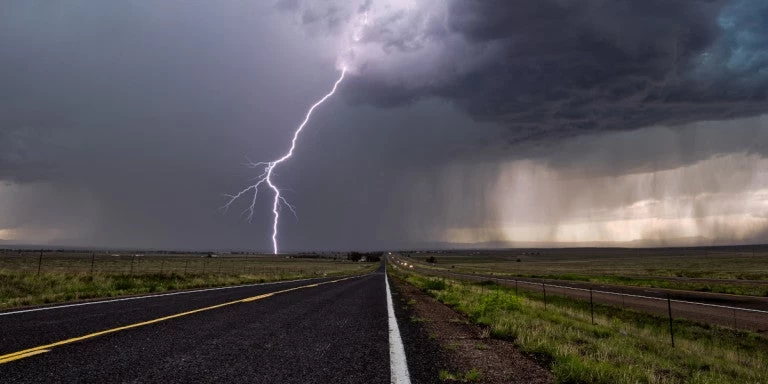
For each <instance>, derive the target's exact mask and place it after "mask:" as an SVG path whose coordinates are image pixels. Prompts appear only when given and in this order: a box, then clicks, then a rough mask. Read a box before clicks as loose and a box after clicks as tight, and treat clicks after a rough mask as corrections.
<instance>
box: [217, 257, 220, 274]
mask: <svg viewBox="0 0 768 384" xmlns="http://www.w3.org/2000/svg"><path fill="white" fill-rule="evenodd" d="M216 273H221V259H219V271H218V272H216Z"/></svg>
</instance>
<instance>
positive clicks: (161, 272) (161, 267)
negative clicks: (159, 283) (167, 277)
mask: <svg viewBox="0 0 768 384" xmlns="http://www.w3.org/2000/svg"><path fill="white" fill-rule="evenodd" d="M164 270H165V259H163V260H161V261H160V274H161V275H162V274H163V271H164Z"/></svg>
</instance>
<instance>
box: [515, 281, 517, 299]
mask: <svg viewBox="0 0 768 384" xmlns="http://www.w3.org/2000/svg"><path fill="white" fill-rule="evenodd" d="M515 297H517V280H515Z"/></svg>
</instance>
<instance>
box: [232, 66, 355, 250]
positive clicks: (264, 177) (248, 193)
mask: <svg viewBox="0 0 768 384" xmlns="http://www.w3.org/2000/svg"><path fill="white" fill-rule="evenodd" d="M346 72H347V69H346V68H342V70H341V75H340V76H339V79H338V80H336V82H335V83H334V84H333V88H331V91H330V92H328V94H326V95H325V96H323V97H322V98H321V99H320V100H318V101H317V102H316V103H314V104H312V106H311V107H310V108H309V110H308V111H307V115H306V116H305V117H304V120H303V121H302V122H301V124H300V125H299V127H298V128H296V131H294V133H293V139H292V140H291V146H290V148H289V149H288V152H286V153H285V154H284V155H283V156H282V157H280V158H278V159H277V160H273V161H264V162H258V163H253V162H249V163H248V164H247V166H248V167H249V168H254V169H258V168H261V169H263V172H262V173H261V174H260V175H259V176H258V177H257V178H256V183H254V184H252V185H249V186H247V187H245V188H244V189H243V190H241V191H240V192H238V193H236V194H227V195H225V196H227V197H228V198H229V200H228V201H227V203H226V204H225V205H224V206H223V207H222V208H223V209H224V210H225V211H227V210H228V209H229V207H230V206H231V205H232V204H233V203H234V202H235V201H237V200H239V199H240V198H246V197H248V198H249V199H250V204H249V205H248V207H247V208H246V209H245V211H243V213H244V214H247V216H248V221H251V220H252V219H253V215H254V210H255V209H256V198H257V197H258V195H259V188H260V187H263V185H264V184H265V183H266V184H267V187H268V188H269V189H271V190H272V192H273V193H274V200H273V202H272V216H273V220H272V250H273V252H274V253H275V254H277V253H278V250H279V248H278V242H277V233H278V227H279V224H280V209H281V208H282V207H283V206H286V207H288V209H290V210H291V211H293V212H294V214H295V213H296V212H295V211H294V210H293V207H292V206H291V205H290V204H289V203H288V201H287V200H285V198H284V197H283V196H282V195H281V194H280V188H278V187H277V185H276V184H275V182H274V180H273V178H272V176H274V171H275V168H276V167H277V166H278V165H280V164H282V163H283V162H285V161H287V160H288V159H290V158H291V157H292V156H293V151H294V150H295V149H296V143H297V141H298V139H299V135H300V134H301V131H303V130H304V127H305V126H306V125H307V123H309V119H310V118H311V117H312V113H313V112H314V111H315V109H317V108H318V107H319V106H320V105H322V104H323V103H324V102H325V101H326V100H328V98H330V97H331V96H333V94H334V93H336V89H337V88H338V87H339V84H341V82H342V80H344V75H345V74H346Z"/></svg>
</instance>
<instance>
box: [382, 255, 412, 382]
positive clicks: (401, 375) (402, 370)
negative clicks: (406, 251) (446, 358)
mask: <svg viewBox="0 0 768 384" xmlns="http://www.w3.org/2000/svg"><path fill="white" fill-rule="evenodd" d="M387 262H388V260H387V259H385V260H384V284H385V285H386V287H387V313H388V315H389V368H390V383H391V384H411V377H410V375H409V374H408V363H407V362H406V359H405V348H404V347H403V339H402V338H401V337H400V328H399V327H398V326H397V318H396V317H395V308H394V307H393V305H392V291H391V290H390V289H389V279H388V278H387Z"/></svg>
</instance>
